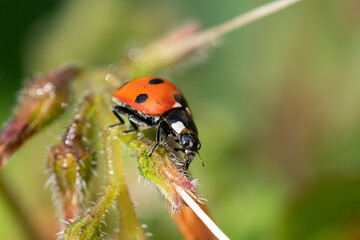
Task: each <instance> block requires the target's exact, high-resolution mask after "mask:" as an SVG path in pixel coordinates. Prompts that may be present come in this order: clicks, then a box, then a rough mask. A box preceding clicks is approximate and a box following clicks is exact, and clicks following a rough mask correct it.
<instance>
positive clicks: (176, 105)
mask: <svg viewBox="0 0 360 240" xmlns="http://www.w3.org/2000/svg"><path fill="white" fill-rule="evenodd" d="M172 107H173V108H179V107H182V106H181V104H180V103H178V102H176V103H174V105H172Z"/></svg>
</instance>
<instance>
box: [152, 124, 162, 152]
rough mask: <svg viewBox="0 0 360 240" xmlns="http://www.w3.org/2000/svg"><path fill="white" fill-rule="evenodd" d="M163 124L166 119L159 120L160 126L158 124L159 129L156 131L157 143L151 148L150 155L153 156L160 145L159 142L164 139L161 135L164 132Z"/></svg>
mask: <svg viewBox="0 0 360 240" xmlns="http://www.w3.org/2000/svg"><path fill="white" fill-rule="evenodd" d="M163 126H164V121H159V123H158V126H157V131H156V143H155V145H154V147H153V148H152V149H151V152H150V154H149V157H151V155H152V154H153V153H154V152H155V150H156V148H157V147H158V146H159V144H160V142H161V140H162V139H161V136H162V132H163Z"/></svg>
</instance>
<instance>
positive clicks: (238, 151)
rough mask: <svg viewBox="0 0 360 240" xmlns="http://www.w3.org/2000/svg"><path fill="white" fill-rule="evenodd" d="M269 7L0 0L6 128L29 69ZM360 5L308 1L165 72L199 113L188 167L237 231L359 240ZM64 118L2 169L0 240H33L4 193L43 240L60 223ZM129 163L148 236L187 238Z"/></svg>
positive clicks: (233, 233)
mask: <svg viewBox="0 0 360 240" xmlns="http://www.w3.org/2000/svg"><path fill="white" fill-rule="evenodd" d="M267 2H269V1H264V0H242V1H234V0H222V1H218V0H207V1H204V0H203V1H192V0H182V1H180V0H167V1H166V0H150V1H149V0H137V1H119V0H102V1H99V0H62V1H61V0H52V1H49V0H34V1H25V0H20V1H1V2H0V30H1V38H0V84H1V87H0V109H1V111H0V112H1V114H0V122H5V121H6V120H7V119H8V118H9V117H10V116H11V112H12V109H13V107H14V106H15V103H16V97H17V93H18V91H19V89H20V88H21V86H22V83H23V82H24V80H25V79H26V78H28V77H31V76H33V75H34V74H37V73H39V72H47V71H49V70H50V69H52V68H53V67H56V66H58V65H60V64H62V63H64V62H67V61H69V60H80V61H81V62H83V63H85V64H86V65H89V66H93V65H94V66H96V65H100V66H106V65H109V64H113V63H117V62H118V61H119V60H120V59H121V58H122V57H123V56H125V55H126V54H127V52H128V50H129V49H130V48H131V47H132V46H143V45H146V44H147V43H149V42H151V41H152V40H154V39H156V38H158V37H159V36H161V35H163V34H164V33H167V32H169V31H171V30H172V29H174V28H175V27H178V26H181V25H182V24H184V23H186V22H187V21H189V20H193V19H197V20H199V21H200V22H201V23H202V26H203V27H204V28H207V27H210V26H213V25H216V24H218V23H221V22H224V21H225V20H228V19H230V18H232V17H234V16H236V15H238V14H240V13H243V12H246V11H248V10H250V9H252V8H254V7H257V6H259V5H261V4H264V3H267ZM359 13H360V1H359V0H317V1H311V0H308V1H303V2H301V3H299V4H296V5H295V6H292V7H290V8H288V9H286V10H283V11H281V12H279V13H276V14H274V15H272V16H269V17H266V18H265V19H262V20H259V21H257V22H255V23H252V24H251V25H248V26H246V27H244V28H242V29H240V30H238V31H236V32H234V33H231V34H229V35H228V36H225V37H224V38H223V39H222V41H221V43H220V44H219V46H218V47H216V48H214V49H211V51H210V52H209V54H206V56H199V57H198V58H196V59H193V60H191V61H189V62H187V63H185V64H181V66H179V67H176V68H174V69H171V71H165V72H162V73H159V75H160V76H164V77H167V78H169V79H170V80H172V81H174V82H175V83H176V84H177V85H178V86H179V87H180V88H181V89H182V91H183V92H184V94H185V96H186V97H187V100H188V102H189V104H190V106H191V108H192V111H193V113H194V116H195V121H196V123H197V126H198V128H199V132H200V137H201V141H202V146H203V148H202V150H201V155H202V157H203V159H204V160H205V164H206V167H205V168H202V167H201V164H200V161H198V160H197V159H196V161H194V162H193V163H192V165H191V172H192V174H193V176H195V177H196V178H198V179H199V182H200V187H199V189H200V192H201V193H202V194H203V196H204V198H206V199H207V200H208V206H209V209H210V212H211V215H212V217H213V219H214V220H215V222H216V223H217V224H218V225H219V227H220V228H221V229H222V230H223V231H224V232H225V233H226V234H227V235H228V236H229V237H230V238H231V239H245V240H263V239H267V240H268V239H270V240H271V239H280V240H285V239H286V240H296V239H299V240H300V239H302V240H304V239H309V240H323V239H326V240H335V239H336V240H340V239H341V240H343V239H360V81H359V80H360V14H359ZM70 114H71V112H70V113H67V115H68V116H69V115H70ZM65 125H66V115H65V116H64V117H62V119H60V120H59V121H57V122H55V123H54V124H53V125H52V126H51V127H49V128H47V129H46V130H45V131H43V132H42V133H41V134H40V135H38V136H36V137H34V138H33V139H32V140H31V141H29V143H27V144H26V145H25V146H24V147H23V148H22V149H21V150H20V151H19V152H18V153H17V154H15V156H14V157H13V159H12V160H11V161H10V162H9V164H8V165H7V166H6V167H5V168H4V169H3V171H2V172H1V175H0V179H1V186H0V190H1V192H2V193H1V194H0V236H1V239H27V238H26V237H25V236H26V234H27V233H26V231H24V230H23V228H22V227H21V221H19V219H22V217H19V215H17V214H14V213H13V212H11V211H10V208H9V207H8V201H7V199H6V197H5V195H4V192H5V191H9V192H10V195H12V197H13V198H15V199H17V201H19V202H21V204H22V205H21V208H23V209H24V210H25V212H26V215H27V216H28V217H29V218H31V219H32V221H33V222H32V224H33V225H34V227H36V228H38V229H41V231H43V234H44V238H45V239H46V238H47V239H49V236H53V234H54V232H55V231H57V230H56V218H55V215H54V213H55V212H56V209H55V208H54V207H53V206H52V203H51V191H50V190H49V189H48V188H44V185H45V182H46V180H47V179H48V175H47V174H46V173H45V162H46V154H47V150H48V149H49V146H51V144H54V143H55V142H56V141H58V139H59V136H60V135H61V133H62V132H63V130H64V127H65ZM126 164H127V165H126V170H127V173H128V174H127V177H128V180H129V185H130V188H131V189H130V190H131V192H132V196H133V199H134V201H135V202H136V203H137V210H138V215H139V218H140V220H141V222H142V223H144V224H146V225H147V226H148V228H147V231H149V232H152V233H153V237H152V239H181V236H180V234H179V233H178V232H177V230H176V228H175V226H174V224H173V223H171V220H170V217H169V214H168V211H167V209H166V208H165V207H164V203H163V201H162V200H161V198H160V197H159V196H158V195H157V194H156V193H155V192H154V191H153V189H151V188H150V187H149V186H147V187H144V184H143V181H140V183H138V182H137V175H136V170H135V169H136V166H135V165H134V164H135V163H130V162H129V163H126ZM99 172H101V169H99ZM111 227H112V223H111V221H110V223H109V229H110V228H111ZM109 232H110V236H111V234H112V230H110V231H109ZM54 239H55V237H54Z"/></svg>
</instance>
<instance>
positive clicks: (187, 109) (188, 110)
mask: <svg viewBox="0 0 360 240" xmlns="http://www.w3.org/2000/svg"><path fill="white" fill-rule="evenodd" d="M185 110H186V111H187V112H188V113H189V114H190V115H191V112H190V109H189V108H188V107H186V108H185Z"/></svg>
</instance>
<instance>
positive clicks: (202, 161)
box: [197, 152, 205, 167]
mask: <svg viewBox="0 0 360 240" xmlns="http://www.w3.org/2000/svg"><path fill="white" fill-rule="evenodd" d="M197 154H198V155H199V158H200V160H201V165H202V166H203V167H205V164H204V160H203V159H202V157H201V156H200V153H199V152H197Z"/></svg>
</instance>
